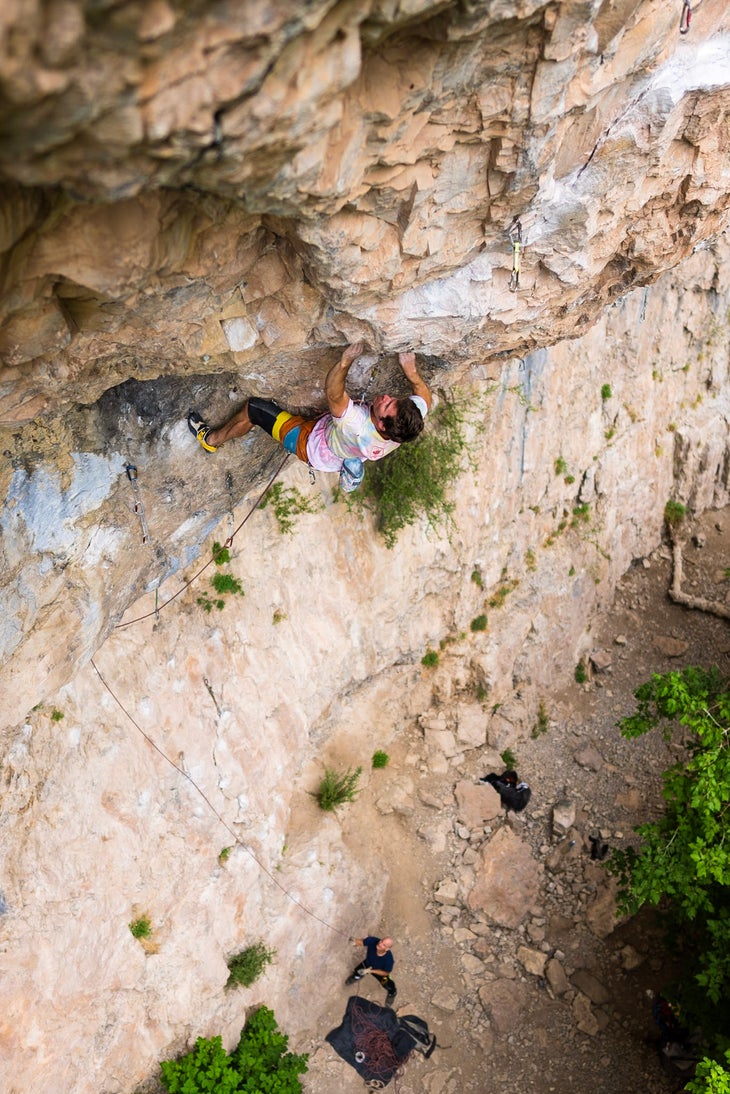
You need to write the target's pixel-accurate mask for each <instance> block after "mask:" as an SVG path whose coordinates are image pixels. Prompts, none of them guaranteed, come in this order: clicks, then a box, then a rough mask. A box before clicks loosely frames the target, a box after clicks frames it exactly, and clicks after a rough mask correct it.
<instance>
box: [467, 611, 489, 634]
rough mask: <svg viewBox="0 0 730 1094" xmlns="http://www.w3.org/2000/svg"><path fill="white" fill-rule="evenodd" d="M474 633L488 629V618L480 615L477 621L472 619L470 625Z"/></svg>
mask: <svg viewBox="0 0 730 1094" xmlns="http://www.w3.org/2000/svg"><path fill="white" fill-rule="evenodd" d="M469 626H470V628H471V630H472V631H475V632H476V631H485V630H486V629H487V617H486V615H478V616H477V617H476V619H472V621H471V623H470V624H469Z"/></svg>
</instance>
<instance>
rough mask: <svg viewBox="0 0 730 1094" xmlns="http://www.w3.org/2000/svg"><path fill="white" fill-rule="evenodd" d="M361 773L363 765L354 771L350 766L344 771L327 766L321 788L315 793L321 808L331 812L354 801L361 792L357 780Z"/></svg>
mask: <svg viewBox="0 0 730 1094" xmlns="http://www.w3.org/2000/svg"><path fill="white" fill-rule="evenodd" d="M361 774H362V768H361V767H357V768H355V770H354V771H352V770H351V769H350V768H348V769H347V771H344V772H337V771H333V770H332V768H331V767H326V768H325V769H324V776H323V778H322V781H321V782H320V784H319V789H318V790H317V791H316V793H315V794H314V795H313V797H315V798H316V799H317V802H318V804H319V807H320V809H324V810H325V811H326V812H328V813H331V812H333V811H334V810H335V809H337V807H338V806H339V805H344V803H345V802H351V801H354V800H355V798H356V797H357V795H358V793H359V791H358V789H357V782H358V779H359V778H360V775H361Z"/></svg>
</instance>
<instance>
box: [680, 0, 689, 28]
mask: <svg viewBox="0 0 730 1094" xmlns="http://www.w3.org/2000/svg"><path fill="white" fill-rule="evenodd" d="M691 22H692V4H691V2H690V0H682V14H681V15H680V17H679V33H680V34H689V28H690V24H691Z"/></svg>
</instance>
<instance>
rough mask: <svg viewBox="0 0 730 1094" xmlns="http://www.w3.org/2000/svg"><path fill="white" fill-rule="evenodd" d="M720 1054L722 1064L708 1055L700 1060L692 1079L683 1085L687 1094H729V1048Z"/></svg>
mask: <svg viewBox="0 0 730 1094" xmlns="http://www.w3.org/2000/svg"><path fill="white" fill-rule="evenodd" d="M719 1055H721V1053H718V1056H719ZM722 1055H724V1066H723V1064H721V1063H719V1062H718V1061H717V1060H710V1059H708V1057H705V1059H704V1060H700V1062H699V1063H698V1064H697V1069H696V1071H695V1077H694V1079H692V1081H691V1082H689V1083H687V1085H686V1086H685V1087H684V1089H685V1090H686V1091H687V1094H730V1050H725V1052H724V1053H722Z"/></svg>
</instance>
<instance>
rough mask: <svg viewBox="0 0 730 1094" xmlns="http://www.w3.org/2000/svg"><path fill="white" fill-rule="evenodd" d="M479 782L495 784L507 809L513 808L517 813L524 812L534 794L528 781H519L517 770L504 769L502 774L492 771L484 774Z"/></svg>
mask: <svg viewBox="0 0 730 1094" xmlns="http://www.w3.org/2000/svg"><path fill="white" fill-rule="evenodd" d="M479 782H480V783H489V784H490V786H493V787H494V789H495V790H496V791H497V793H498V794H499V796H500V798H501V799H502V805H503V806H504V807H505V809H507V810H509V809H512V810H513V811H514V812H515V813H521V812H522V810H523V809H524V808H525V806H526V805H527V803H528V802H529V800H530V796H531V794H532V791H531V790H530V788H529V786H528V785H527V783H525V782H520V781H519V776H518V774H517V772H516V771H503V772H502V774H501V775H497V774H496V773H495V772H494V771H490V772H489V774H488V775H482V777H481V779H480V780H479Z"/></svg>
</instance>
